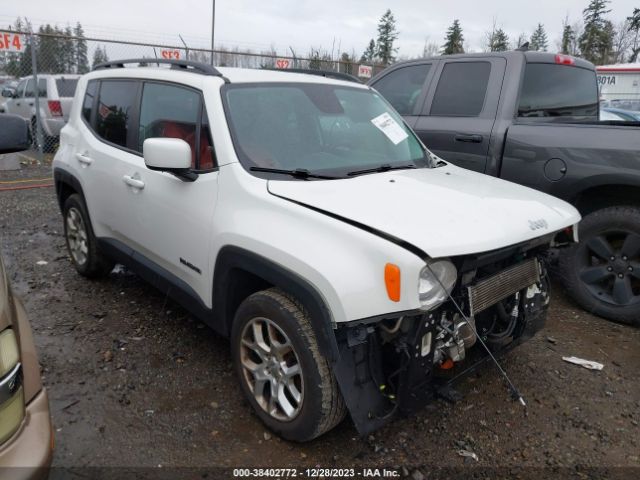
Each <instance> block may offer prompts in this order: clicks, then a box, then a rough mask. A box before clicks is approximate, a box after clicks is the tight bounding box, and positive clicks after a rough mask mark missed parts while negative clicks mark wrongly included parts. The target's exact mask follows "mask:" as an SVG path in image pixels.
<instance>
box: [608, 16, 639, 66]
mask: <svg viewBox="0 0 640 480" xmlns="http://www.w3.org/2000/svg"><path fill="white" fill-rule="evenodd" d="M634 33H635V32H633V31H632V30H631V21H630V20H629V19H626V20H624V21H622V22H620V23H618V25H616V26H615V33H614V35H613V50H612V52H611V60H612V61H613V63H623V62H625V61H626V59H627V58H628V57H629V56H630V49H631V46H632V44H633V40H634Z"/></svg>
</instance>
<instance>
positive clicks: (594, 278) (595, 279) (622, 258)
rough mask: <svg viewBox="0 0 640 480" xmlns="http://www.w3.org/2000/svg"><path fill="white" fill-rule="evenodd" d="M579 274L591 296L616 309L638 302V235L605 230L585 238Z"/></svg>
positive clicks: (639, 236)
mask: <svg viewBox="0 0 640 480" xmlns="http://www.w3.org/2000/svg"><path fill="white" fill-rule="evenodd" d="M579 262H580V265H579V275H580V280H581V281H582V282H583V283H584V285H585V286H586V288H587V290H588V291H589V293H591V295H593V296H595V297H596V298H598V299H599V300H602V301H604V302H606V303H609V304H612V305H616V306H627V305H633V304H637V303H640V235H638V234H636V233H634V232H630V231H627V230H619V231H609V232H604V233H602V234H600V235H597V236H594V237H591V238H589V239H587V240H586V241H585V242H584V244H583V246H582V247H581V255H580V256H579Z"/></svg>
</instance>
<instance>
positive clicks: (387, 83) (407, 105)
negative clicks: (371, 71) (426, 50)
mask: <svg viewBox="0 0 640 480" xmlns="http://www.w3.org/2000/svg"><path fill="white" fill-rule="evenodd" d="M429 70H431V65H430V64H425V65H411V66H409V67H404V68H399V69H397V70H394V71H393V72H391V73H389V74H387V75H385V76H384V77H382V78H381V79H380V80H379V81H377V82H376V83H375V84H374V85H373V88H375V89H376V90H378V91H379V92H380V93H381V94H382V95H383V96H384V98H386V99H387V100H388V101H389V103H390V104H391V105H393V108H395V109H396V110H397V111H398V113H399V114H400V115H413V109H414V107H415V104H416V101H417V100H418V98H419V97H420V94H421V93H422V87H423V86H424V82H425V80H426V78H427V75H428V74H429Z"/></svg>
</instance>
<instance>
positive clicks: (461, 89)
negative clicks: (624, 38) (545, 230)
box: [369, 51, 640, 325]
mask: <svg viewBox="0 0 640 480" xmlns="http://www.w3.org/2000/svg"><path fill="white" fill-rule="evenodd" d="M369 84H370V85H371V86H372V87H373V88H375V89H376V90H377V91H378V92H380V93H381V94H382V95H383V96H385V98H387V100H388V101H389V102H390V103H391V104H392V105H393V106H394V107H395V108H396V110H397V111H398V112H399V113H400V114H402V116H403V117H404V120H405V122H406V123H407V125H409V126H410V127H412V128H413V129H414V130H415V132H416V133H417V134H418V136H419V137H420V138H421V139H422V141H423V142H424V143H425V145H427V147H428V148H429V149H431V150H432V151H433V152H434V153H435V154H436V155H438V156H439V157H441V158H443V159H444V160H447V161H449V162H451V163H453V164H455V165H458V166H460V167H464V168H466V169H469V170H473V171H476V172H480V173H484V174H486V175H491V176H494V177H499V178H502V179H505V180H510V181H512V182H516V183H519V184H522V185H525V186H527V187H531V188H535V189H537V190H540V191H543V192H545V193H549V194H551V195H554V196H556V197H559V198H562V199H564V200H566V201H568V202H570V203H572V204H573V205H574V206H575V207H576V208H578V210H579V211H580V213H581V214H582V215H583V217H584V220H583V221H582V222H581V224H580V232H579V238H580V243H579V244H578V245H574V246H571V247H570V248H568V249H566V250H565V251H564V252H563V253H562V255H560V265H559V267H560V269H559V270H560V274H561V277H562V279H563V282H564V284H565V286H566V288H567V290H568V293H569V294H570V295H571V296H572V297H573V298H574V299H575V300H576V301H577V302H578V303H579V304H580V305H581V306H582V307H583V308H585V309H586V310H588V311H591V312H594V313H596V314H598V315H601V316H603V317H605V318H609V319H612V320H616V321H620V322H626V323H635V324H636V325H638V324H640V128H639V127H640V123H639V122H636V123H632V122H600V121H599V117H598V116H599V101H598V86H597V79H596V72H595V68H594V66H593V64H591V63H589V62H587V61H585V60H582V59H578V58H573V57H569V56H566V55H555V54H551V53H541V52H529V51H513V52H500V53H483V54H463V55H452V56H442V57H437V58H428V59H422V60H415V61H410V62H402V63H398V64H396V65H394V66H392V67H391V68H388V69H386V70H384V71H383V72H382V73H380V74H379V75H378V76H376V77H375V78H373V79H372V80H371V81H370V82H369Z"/></svg>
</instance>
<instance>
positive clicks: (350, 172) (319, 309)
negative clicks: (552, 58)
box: [54, 59, 580, 441]
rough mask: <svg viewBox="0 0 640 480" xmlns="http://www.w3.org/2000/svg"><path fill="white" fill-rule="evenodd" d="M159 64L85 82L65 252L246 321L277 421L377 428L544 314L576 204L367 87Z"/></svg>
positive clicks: (283, 425)
mask: <svg viewBox="0 0 640 480" xmlns="http://www.w3.org/2000/svg"><path fill="white" fill-rule="evenodd" d="M144 62H149V60H148V59H147V60H130V61H119V62H110V63H108V64H103V65H101V66H99V67H97V68H96V69H95V71H93V72H91V73H89V74H87V75H85V76H83V77H82V78H81V79H80V81H79V83H78V88H77V93H76V96H75V100H74V104H73V108H72V111H71V118H70V120H69V123H68V124H67V126H66V127H65V128H64V129H63V130H62V135H61V141H60V149H59V150H58V153H57V154H56V156H55V160H54V176H55V183H56V191H57V196H58V199H59V203H60V208H61V210H62V213H63V216H64V228H65V235H66V241H67V245H68V249H69V254H70V256H71V259H72V261H73V264H74V265H75V268H76V269H77V270H78V272H79V273H80V274H82V275H85V276H86V277H97V276H99V275H107V274H109V272H110V271H111V270H112V267H113V266H114V263H115V262H119V263H122V264H125V265H127V266H129V267H130V268H131V269H133V270H135V271H136V272H137V273H138V274H139V275H140V276H141V277H143V278H145V279H146V280H148V281H149V282H151V283H152V284H153V285H155V286H157V287H158V288H159V289H161V290H162V291H164V292H166V293H167V295H169V296H171V297H172V298H174V299H175V300H176V301H177V302H179V303H180V304H182V305H183V306H184V307H185V308H186V309H187V310H189V311H190V312H191V313H192V314H193V315H194V316H196V317H197V318H199V319H201V320H202V321H203V322H206V323H207V324H208V325H210V326H211V327H212V328H213V329H215V330H216V331H217V332H219V333H220V334H221V335H224V336H228V337H230V340H231V351H232V355H233V361H234V363H235V366H236V371H237V374H238V376H239V378H240V383H241V385H242V389H243V391H244V393H245V394H246V396H247V398H248V400H249V402H250V403H251V405H252V406H253V408H254V409H255V410H256V412H257V413H258V415H259V416H260V418H261V419H262V420H263V421H264V423H266V424H267V425H268V426H269V427H270V428H271V429H273V430H274V431H276V432H278V433H279V434H280V435H282V436H283V437H285V438H287V439H293V440H299V441H305V440H310V439H312V438H314V437H317V436H318V435H321V434H322V433H324V432H326V431H328V430H329V429H331V428H332V427H334V426H335V425H336V424H338V423H339V422H340V421H341V420H342V419H343V417H344V416H345V414H346V411H347V410H348V411H349V413H350V415H351V418H352V419H353V421H354V423H355V425H356V427H357V428H358V430H359V431H360V432H361V433H366V432H369V431H372V430H374V429H375V428H377V427H379V426H380V425H382V424H383V423H384V422H386V421H388V420H389V419H390V418H392V417H393V416H395V415H396V414H403V413H407V412H411V411H414V410H415V409H417V408H419V407H421V406H422V405H424V404H425V403H427V402H428V401H429V400H431V399H432V398H433V397H434V396H435V395H436V394H438V393H443V392H445V393H446V391H447V390H446V389H447V388H450V385H451V383H452V381H453V380H454V379H456V378H458V377H459V376H460V374H461V373H462V372H465V373H466V372H468V371H470V369H471V368H474V367H475V366H477V365H478V364H479V363H480V362H481V361H482V359H483V358H484V357H485V356H487V355H488V351H491V352H492V353H493V354H494V355H497V354H499V353H501V352H504V351H505V350H507V349H508V348H509V347H511V346H513V345H516V344H518V343H519V342H521V341H522V340H523V339H525V338H528V337H530V336H531V335H532V334H533V333H534V332H535V331H536V330H538V329H540V328H541V326H542V324H543V322H544V318H545V316H546V309H547V305H548V303H549V298H548V289H549V281H548V277H547V273H546V270H545V266H544V261H543V260H544V255H545V252H546V251H547V249H548V247H549V245H551V244H552V243H558V242H570V241H573V233H572V232H573V230H572V227H573V226H574V225H575V224H576V223H577V222H578V221H579V220H580V216H579V214H578V212H577V211H576V210H575V209H574V208H573V207H571V206H570V205H569V204H567V203H565V202H563V201H561V200H558V199H556V198H553V197H550V196H548V195H545V194H542V193H539V192H537V191H534V190H530V189H528V188H524V187H521V186H518V185H515V184H512V183H508V182H505V181H502V180H499V179H495V178H492V177H489V176H485V175H482V174H478V173H474V172H471V171H468V170H463V169H461V168H457V167H455V166H453V165H450V164H448V163H447V162H444V161H442V160H440V159H439V158H437V157H435V156H434V155H433V154H431V153H430V152H429V151H428V150H427V149H426V148H425V147H424V146H423V145H422V144H421V143H420V141H419V140H418V138H417V137H416V136H415V135H414V133H413V132H412V131H411V130H410V129H409V128H408V127H407V126H406V125H405V124H404V123H403V120H402V118H401V117H400V116H399V115H398V114H397V113H396V112H395V111H394V110H393V109H392V108H391V107H390V106H389V104H388V103H387V102H386V101H385V100H384V99H383V98H382V96H380V95H379V94H378V93H376V91H375V90H373V89H371V88H369V87H367V86H364V85H361V84H359V83H357V82H353V81H347V80H340V79H335V78H326V77H323V76H318V75H310V74H302V73H290V72H275V71H268V70H242V69H227V68H220V69H215V68H213V67H210V66H208V65H203V64H198V63H192V62H184V61H159V62H158V64H157V65H156V62H155V61H154V63H153V64H150V65H149V64H145V63H144ZM127 65H131V66H130V67H127ZM485 346H486V348H484V347H485Z"/></svg>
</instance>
